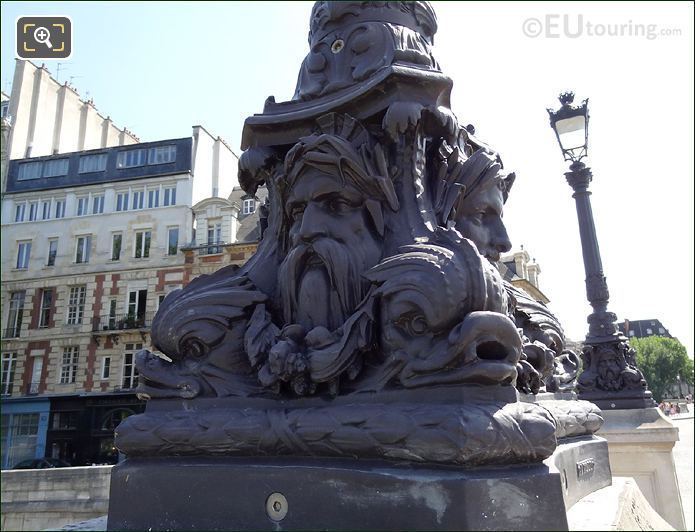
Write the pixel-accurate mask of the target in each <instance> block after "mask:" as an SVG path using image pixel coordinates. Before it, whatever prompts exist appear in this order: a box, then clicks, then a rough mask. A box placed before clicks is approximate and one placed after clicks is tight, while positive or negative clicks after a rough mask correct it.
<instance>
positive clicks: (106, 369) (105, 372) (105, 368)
mask: <svg viewBox="0 0 695 532" xmlns="http://www.w3.org/2000/svg"><path fill="white" fill-rule="evenodd" d="M110 375H111V357H104V358H102V359H101V380H103V381H104V380H107V379H108V378H109V376H110Z"/></svg>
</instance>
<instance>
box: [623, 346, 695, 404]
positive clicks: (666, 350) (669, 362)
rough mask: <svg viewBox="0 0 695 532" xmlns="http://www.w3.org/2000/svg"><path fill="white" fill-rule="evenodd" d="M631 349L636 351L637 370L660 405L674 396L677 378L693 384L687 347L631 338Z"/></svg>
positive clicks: (691, 362)
mask: <svg viewBox="0 0 695 532" xmlns="http://www.w3.org/2000/svg"><path fill="white" fill-rule="evenodd" d="M630 345H631V346H632V347H634V348H635V350H636V351H637V366H638V367H639V369H640V370H642V373H643V374H644V378H645V379H647V384H648V388H649V389H650V390H651V392H652V394H653V395H654V399H656V400H657V401H662V400H664V399H668V398H669V397H668V396H669V395H672V393H671V392H670V390H671V388H672V387H674V385H676V384H677V382H678V376H680V378H681V379H682V381H683V382H688V383H690V384H691V385H692V384H693V361H692V360H691V359H690V358H688V354H687V352H686V350H685V346H683V344H681V343H680V342H679V341H678V340H676V339H675V338H664V337H661V336H648V337H646V338H632V339H630Z"/></svg>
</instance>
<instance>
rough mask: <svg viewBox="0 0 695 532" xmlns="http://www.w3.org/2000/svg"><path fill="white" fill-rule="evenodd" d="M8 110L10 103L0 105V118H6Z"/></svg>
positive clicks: (5, 102) (7, 101)
mask: <svg viewBox="0 0 695 532" xmlns="http://www.w3.org/2000/svg"><path fill="white" fill-rule="evenodd" d="M9 109H10V101H9V100H6V101H4V102H2V103H0V117H2V118H5V117H7V114H8V112H9Z"/></svg>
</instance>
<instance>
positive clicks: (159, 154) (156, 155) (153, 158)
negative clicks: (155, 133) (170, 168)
mask: <svg viewBox="0 0 695 532" xmlns="http://www.w3.org/2000/svg"><path fill="white" fill-rule="evenodd" d="M175 160H176V146H157V147H156V148H150V154H149V158H148V161H147V164H166V163H173V162H174V161H175Z"/></svg>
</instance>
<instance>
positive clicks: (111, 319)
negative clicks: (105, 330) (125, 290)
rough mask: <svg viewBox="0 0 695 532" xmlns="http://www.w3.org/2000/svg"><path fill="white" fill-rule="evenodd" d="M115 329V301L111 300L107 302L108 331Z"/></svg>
mask: <svg viewBox="0 0 695 532" xmlns="http://www.w3.org/2000/svg"><path fill="white" fill-rule="evenodd" d="M115 328H116V300H115V299H112V300H110V301H109V330H110V331H112V330H114V329H115Z"/></svg>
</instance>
